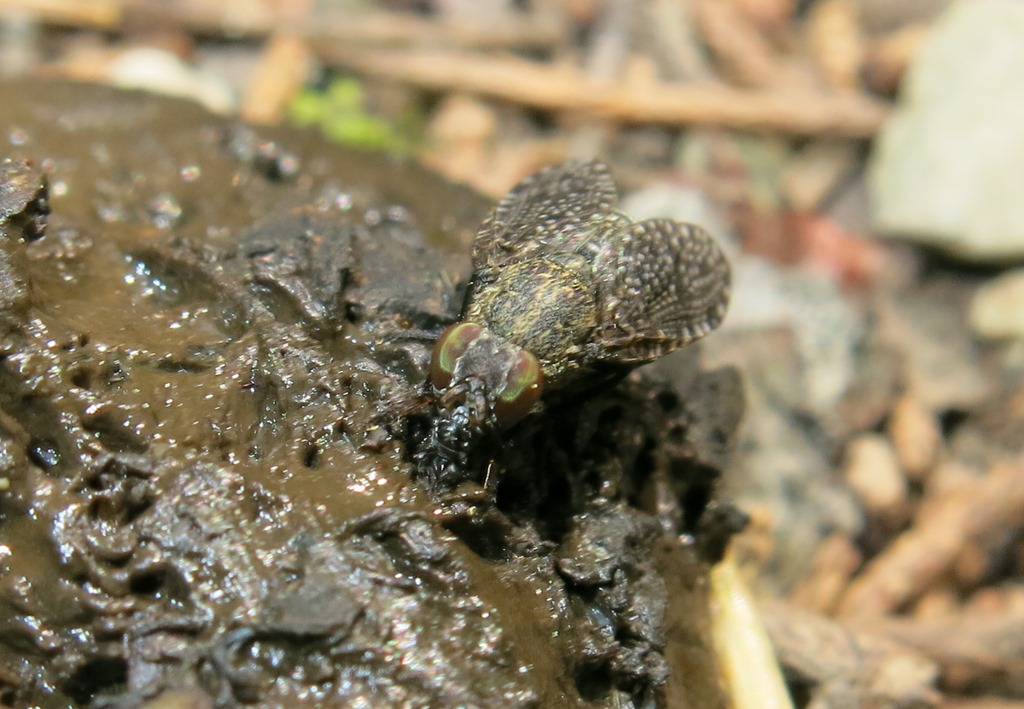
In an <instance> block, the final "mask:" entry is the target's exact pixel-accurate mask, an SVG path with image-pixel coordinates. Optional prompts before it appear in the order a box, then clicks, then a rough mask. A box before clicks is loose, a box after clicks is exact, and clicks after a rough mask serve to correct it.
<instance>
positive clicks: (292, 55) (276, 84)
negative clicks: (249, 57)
mask: <svg viewBox="0 0 1024 709" xmlns="http://www.w3.org/2000/svg"><path fill="white" fill-rule="evenodd" d="M312 66H313V57H312V54H311V53H310V51H309V48H308V47H306V43H305V42H304V41H303V40H302V39H300V38H299V37H296V36H294V35H288V34H279V35H274V36H273V37H271V38H270V40H269V41H268V42H267V46H266V47H264V49H263V53H262V56H261V57H260V61H259V63H258V64H257V66H256V68H255V69H254V70H253V72H252V73H251V74H250V76H249V81H248V82H247V85H246V88H245V95H244V96H243V97H242V105H241V108H240V109H239V113H240V114H241V116H242V119H243V120H246V121H250V122H252V123H278V122H280V121H281V119H282V118H284V112H285V109H286V108H287V107H288V104H289V102H291V100H292V99H293V98H295V95H296V94H297V93H298V92H299V90H300V89H301V88H302V86H303V85H304V84H305V83H306V79H307V77H308V76H309V72H310V70H311V69H312Z"/></svg>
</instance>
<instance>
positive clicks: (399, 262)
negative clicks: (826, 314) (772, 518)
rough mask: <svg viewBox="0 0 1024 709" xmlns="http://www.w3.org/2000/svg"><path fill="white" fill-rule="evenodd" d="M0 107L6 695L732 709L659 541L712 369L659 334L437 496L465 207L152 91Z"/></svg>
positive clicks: (666, 530) (31, 89)
mask: <svg viewBox="0 0 1024 709" xmlns="http://www.w3.org/2000/svg"><path fill="white" fill-rule="evenodd" d="M0 107H2V108H0V128H2V131H3V133H2V135H3V136H4V138H5V139H6V143H5V145H4V148H3V155H2V156H0V158H5V159H6V161H5V162H3V164H2V165H3V184H0V281H2V291H0V483H2V485H3V488H2V492H0V627H2V632H0V699H2V701H3V703H4V704H7V705H12V706H27V705H33V706H42V707H73V706H98V707H99V706H102V707H136V706H149V707H186V706H190V707H207V706H225V707H226V706H236V705H239V704H246V705H250V706H258V707H272V706H296V705H302V704H306V705H321V706H346V707H371V706H410V707H412V706H467V707H470V706H479V707H493V706H508V707H512V706H537V707H555V706H558V707H561V706H615V707H627V706H637V707H641V706H642V707H654V706H672V707H686V706H694V707H709V708H713V707H716V706H724V700H723V698H722V696H721V694H720V691H719V689H718V686H717V681H716V679H715V677H716V673H715V671H714V669H713V663H712V660H711V658H710V655H709V652H708V651H707V649H706V648H707V644H706V637H707V632H706V631H707V625H706V616H705V601H704V574H705V569H706V567H705V562H704V561H702V560H701V558H700V555H699V554H698V552H697V549H698V548H699V547H700V545H699V543H698V544H696V545H695V544H692V543H691V544H688V543H684V540H687V539H691V538H692V537H690V536H689V535H692V534H693V533H695V531H696V530H697V529H698V528H699V527H700V525H701V519H702V513H703V512H704V510H705V507H706V505H707V503H708V501H709V499H711V497H712V493H713V489H714V483H715V480H716V479H717V477H718V475H719V472H720V470H721V467H722V466H723V464H724V459H725V455H726V453H727V450H728V447H729V444H730V441H731V440H732V436H733V432H734V429H735V426H736V424H737V421H738V418H739V416H740V413H741V411H742V398H741V396H740V394H739V391H740V388H739V385H738V380H737V376H736V374H735V372H734V371H733V370H731V369H722V370H718V371H715V372H702V371H701V370H700V367H699V362H698V356H697V353H696V352H695V351H694V352H688V353H684V354H682V356H679V357H677V358H676V359H674V360H673V361H672V363H670V364H669V365H668V366H660V367H659V372H660V374H661V376H663V377H665V379H664V380H662V381H658V382H653V383H652V382H651V381H649V380H646V379H644V378H642V377H641V376H632V377H630V378H629V379H627V380H626V381H625V382H623V383H622V384H620V385H618V386H616V387H610V388H605V389H603V390H601V391H597V392H592V393H591V394H590V395H588V396H585V397H582V398H577V399H573V400H570V401H566V402H561V403H559V404H557V405H555V406H551V407H549V408H548V410H546V411H545V412H542V413H541V414H538V415H534V416H532V417H529V418H527V419H526V420H525V421H524V422H522V423H521V424H520V425H518V426H517V427H516V428H515V429H513V430H512V431H510V432H509V433H508V435H507V436H506V440H505V441H504V442H503V444H502V445H500V446H498V447H495V449H494V450H493V451H492V452H491V454H490V455H489V456H487V458H488V464H487V466H486V469H481V470H472V471H467V476H468V477H469V478H470V480H469V481H468V482H466V483H465V484H463V485H461V486H460V487H459V488H457V489H455V490H444V491H441V490H429V489H427V487H426V486H425V485H424V484H423V483H422V481H417V480H416V479H415V476H414V470H413V466H412V465H411V464H410V460H411V459H412V456H413V455H414V454H415V450H416V446H417V432H418V431H421V430H423V428H424V425H425V421H429V417H430V416H431V408H430V405H429V402H427V403H424V402H423V401H422V397H419V396H418V395H419V393H420V391H421V384H422V382H423V380H424V377H425V373H424V365H425V362H426V360H427V358H428V355H429V349H430V346H431V344H432V342H433V339H434V338H436V336H437V334H438V333H439V332H440V331H441V329H443V328H444V327H445V326H446V325H447V324H449V323H451V322H452V321H453V320H455V319H456V317H457V315H458V311H459V308H460V306H461V295H462V288H463V286H464V284H465V281H466V279H467V277H468V275H469V258H468V252H469V249H468V244H469V241H470V239H471V238H472V234H473V232H474V230H475V227H476V224H477V223H478V222H479V220H480V219H481V218H482V217H483V215H484V214H485V213H486V211H487V209H488V207H489V205H488V203H486V202H484V201H483V200H481V199H480V198H478V197H477V196H476V195H475V194H473V193H471V192H470V191H468V190H466V189H462V188H459V187H456V186H451V185H449V184H447V183H446V182H444V181H443V180H441V179H439V178H437V177H436V176H434V175H432V174H429V173H427V172H425V171H423V170H422V169H418V168H415V167H414V166H411V165H408V164H402V163H398V162H389V161H388V160H387V159H386V158H382V157H377V156H367V155H362V154H356V153H351V152H346V151H344V150H342V149H339V148H337V147H334V146H331V145H327V144H325V143H323V142H321V141H320V140H319V139H317V138H315V137H314V136H312V135H308V134H300V133H293V132H283V131H278V130H263V129H259V130H254V129H250V128H247V127H245V126H242V125H240V124H237V123H231V122H228V121H225V120H223V119H220V118H216V117H213V116H212V115H210V114H207V113H205V112H204V111H202V110H201V109H199V108H196V107H194V106H193V105H191V104H187V103H184V102H179V101H175V100H170V99H160V98H155V97H152V96H149V95H145V94H139V93H119V92H116V91H113V90H109V89H105V88H98V87H91V86H85V85H70V84H67V85H65V84H45V83H43V84H40V83H29V82H26V83H7V84H0ZM409 402H414V405H410V403H409ZM417 402H418V403H417ZM485 482H486V486H484V483H485ZM712 509H714V506H713V507H712ZM708 517H709V516H708V515H703V519H704V522H703V524H705V525H706V524H707V519H708ZM700 538H701V537H700V535H699V534H698V535H697V539H698V542H699V540H700ZM711 541H714V540H713V539H712V540H711ZM712 553H713V552H712Z"/></svg>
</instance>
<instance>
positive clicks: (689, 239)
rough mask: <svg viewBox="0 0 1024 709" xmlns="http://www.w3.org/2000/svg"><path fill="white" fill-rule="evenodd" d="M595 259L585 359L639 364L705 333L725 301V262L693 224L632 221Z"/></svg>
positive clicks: (727, 273)
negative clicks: (596, 315)
mask: <svg viewBox="0 0 1024 709" xmlns="http://www.w3.org/2000/svg"><path fill="white" fill-rule="evenodd" d="M617 241H618V242H619V243H618V244H616V245H615V246H613V247H612V248H609V249H608V250H606V251H605V252H604V255H603V256H602V258H601V262H600V263H597V264H595V265H596V267H597V269H598V272H599V273H602V274H603V275H602V277H601V278H602V282H603V288H606V289H607V291H606V292H605V297H604V300H603V304H602V313H601V326H600V328H599V329H598V332H597V333H596V338H595V341H594V343H592V347H591V348H590V351H591V361H595V362H597V361H600V362H611V363H617V364H642V363H644V362H649V361H651V360H654V359H657V358H658V357H661V356H662V355H665V354H668V353H669V352H672V351H673V350H676V349H678V348H680V347H683V346H684V345H687V344H689V343H691V342H693V341H694V340H697V339H700V338H701V337H703V336H704V335H706V334H708V333H709V332H711V331H712V330H714V329H715V328H716V327H718V324H719V323H720V322H721V321H722V318H723V317H725V311H726V308H727V306H728V304H729V290H730V282H731V276H730V271H729V264H728V262H727V261H726V260H725V256H724V254H722V252H721V250H720V249H719V248H718V245H717V244H716V243H715V242H714V240H713V239H712V238H711V236H710V235H709V234H708V233H707V232H706V231H704V230H703V229H701V228H700V227H698V226H695V225H693V224H684V223H681V222H676V221H672V220H670V219H651V220H647V221H643V222H638V223H636V224H632V225H631V226H630V227H629V229H628V230H626V231H625V232H623V233H622V234H620V235H618V238H617Z"/></svg>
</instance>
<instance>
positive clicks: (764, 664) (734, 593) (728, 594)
mask: <svg viewBox="0 0 1024 709" xmlns="http://www.w3.org/2000/svg"><path fill="white" fill-rule="evenodd" d="M708 582H709V585H710V590H711V597H710V602H711V636H712V640H713V642H714V646H715V653H716V655H717V656H718V659H719V665H720V666H721V672H722V679H723V681H724V683H725V685H726V686H727V687H728V688H729V698H730V699H731V705H732V706H733V707H734V708H735V709H793V702H792V700H791V699H790V696H789V690H788V689H787V688H786V684H785V682H783V680H782V674H781V672H780V670H779V665H778V662H777V661H776V659H775V652H774V650H773V648H772V644H771V642H770V641H769V640H768V636H767V635H766V634H765V630H764V627H763V625H762V624H761V619H760V618H759V614H758V608H757V605H756V604H755V603H754V599H753V597H752V596H751V594H750V591H749V590H748V589H747V587H746V584H744V583H743V581H742V579H741V578H740V574H739V570H738V569H737V568H736V564H735V562H734V561H733V559H732V557H731V556H729V555H726V557H725V559H723V560H722V561H721V562H719V563H718V564H716V565H715V566H714V568H712V569H711V571H710V573H709V574H708Z"/></svg>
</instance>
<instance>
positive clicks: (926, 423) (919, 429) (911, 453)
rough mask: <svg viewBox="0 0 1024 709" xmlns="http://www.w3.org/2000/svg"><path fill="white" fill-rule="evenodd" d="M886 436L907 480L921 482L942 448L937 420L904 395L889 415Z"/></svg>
mask: <svg viewBox="0 0 1024 709" xmlns="http://www.w3.org/2000/svg"><path fill="white" fill-rule="evenodd" d="M887 433H888V434H889V440H890V441H892V445H893V448H894V449H895V452H896V459H897V460H898V461H899V464H900V467H902V468H903V471H904V472H905V473H906V475H907V477H908V478H909V479H911V480H913V481H915V482H920V481H922V480H923V479H924V478H925V477H926V476H927V474H928V472H929V470H931V467H932V465H933V464H934V463H935V459H936V456H937V455H938V453H939V447H940V446H941V445H942V429H941V427H940V425H939V421H938V418H936V416H935V414H933V413H932V412H931V411H929V410H928V408H927V407H925V405H924V404H923V403H921V401H920V400H919V399H916V398H915V397H913V396H910V395H904V396H902V397H900V399H899V400H898V401H897V402H896V405H895V406H894V407H893V409H892V412H891V413H890V415H889V425H888V430H887Z"/></svg>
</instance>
